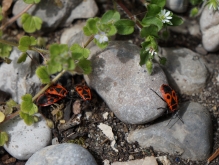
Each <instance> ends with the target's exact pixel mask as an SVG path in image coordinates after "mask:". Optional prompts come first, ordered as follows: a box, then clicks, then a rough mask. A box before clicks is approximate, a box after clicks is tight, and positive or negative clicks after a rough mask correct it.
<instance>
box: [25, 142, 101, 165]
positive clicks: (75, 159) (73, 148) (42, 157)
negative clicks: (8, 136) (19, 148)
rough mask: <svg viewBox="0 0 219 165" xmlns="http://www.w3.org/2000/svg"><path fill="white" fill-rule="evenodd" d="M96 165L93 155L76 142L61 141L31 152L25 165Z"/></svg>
mask: <svg viewBox="0 0 219 165" xmlns="http://www.w3.org/2000/svg"><path fill="white" fill-rule="evenodd" d="M76 164H77V165H97V163H96V161H95V159H94V158H93V156H92V155H91V154H90V153H89V152H88V151H87V150H86V149H85V148H83V147H81V146H80V145H77V144H71V143H62V144H57V145H51V146H48V147H45V148H43V149H41V150H39V151H37V152H36V153H35V154H33V155H32V156H31V157H30V158H29V159H28V161H27V162H26V164H25V165H76Z"/></svg>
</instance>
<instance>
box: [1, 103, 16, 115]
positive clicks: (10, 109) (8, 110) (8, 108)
mask: <svg viewBox="0 0 219 165" xmlns="http://www.w3.org/2000/svg"><path fill="white" fill-rule="evenodd" d="M13 107H18V104H17V103H16V102H15V101H14V100H12V99H10V100H8V101H7V102H6V106H5V110H4V114H5V116H7V115H9V114H11V113H12V112H13Z"/></svg>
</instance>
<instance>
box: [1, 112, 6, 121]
mask: <svg viewBox="0 0 219 165" xmlns="http://www.w3.org/2000/svg"><path fill="white" fill-rule="evenodd" d="M4 120H5V114H4V113H2V112H1V111H0V123H1V122H3V121H4Z"/></svg>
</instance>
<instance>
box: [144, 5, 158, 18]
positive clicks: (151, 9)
mask: <svg viewBox="0 0 219 165" xmlns="http://www.w3.org/2000/svg"><path fill="white" fill-rule="evenodd" d="M147 8H148V11H147V14H146V17H155V16H156V15H157V14H158V13H160V11H161V9H162V8H161V7H160V6H158V5H156V4H150V5H148V7H147Z"/></svg>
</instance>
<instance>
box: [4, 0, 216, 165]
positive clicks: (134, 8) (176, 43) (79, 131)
mask: <svg viewBox="0 0 219 165" xmlns="http://www.w3.org/2000/svg"><path fill="white" fill-rule="evenodd" d="M97 2H98V6H99V9H100V13H99V16H100V15H101V14H102V13H104V11H106V10H107V9H112V4H111V2H109V1H106V2H105V1H100V0H98V1H97ZM126 5H127V8H129V9H130V10H131V12H133V13H134V14H139V13H141V12H143V11H144V8H143V7H142V5H141V3H140V2H138V1H137V0H136V1H135V0H132V1H129V3H128V4H126ZM122 15H123V14H122ZM186 15H188V14H187V13H185V14H183V15H182V16H186ZM11 28H12V30H13V28H16V26H12V27H11ZM62 31H63V30H62V29H58V30H57V31H55V32H52V33H51V34H48V35H46V36H47V37H49V43H54V42H58V41H59V37H60V34H61V32H62ZM9 32H10V31H9ZM54 36H55V38H54ZM116 39H117V40H131V41H133V43H135V44H137V45H140V42H141V39H140V38H139V35H138V30H137V29H136V30H135V33H134V34H133V35H131V36H128V37H123V36H117V37H116ZM200 43H201V37H200V38H198V37H192V36H190V35H189V34H178V33H173V32H171V33H170V39H169V40H168V41H160V42H159V45H160V46H163V47H164V46H166V47H186V48H189V49H191V50H193V51H195V48H196V47H197V46H198V45H199V44H200ZM214 54H216V55H217V54H218V52H216V53H214ZM204 57H205V58H206V60H207V61H208V63H209V65H211V66H213V67H212V68H214V69H213V70H211V76H210V77H209V81H208V83H207V85H206V87H205V89H204V90H203V91H201V92H200V93H194V94H193V95H192V96H182V98H183V99H189V100H191V101H195V102H198V103H200V104H202V105H203V106H205V107H207V108H208V110H209V111H210V113H211V116H212V122H213V129H214V130H213V131H214V137H213V138H214V139H213V151H215V150H216V149H217V148H218V147H219V136H218V134H219V129H218V122H219V115H218V107H219V95H218V93H217V91H218V85H219V83H218V82H217V80H216V78H217V76H218V74H219V65H218V64H219V57H218V56H215V55H212V54H207V55H205V56H204ZM73 79H74V83H80V82H82V81H83V79H81V77H74V78H73ZM74 83H73V84H74ZM68 101H69V102H71V100H65V101H64V103H65V104H66V105H67V103H68V104H69V102H68ZM80 101H81V100H80ZM72 102H73V101H72ZM81 104H82V114H83V117H82V121H81V124H80V125H79V126H77V127H74V128H71V129H69V130H68V131H66V132H63V133H62V134H60V133H59V132H58V131H57V129H54V130H53V136H54V137H57V138H58V139H59V141H60V142H67V141H69V140H73V139H77V141H76V142H77V143H80V144H82V145H83V146H84V147H85V148H87V149H88V150H89V151H90V152H91V154H92V155H93V156H94V157H95V159H96V161H97V162H98V165H102V164H103V161H104V160H109V161H110V162H115V161H127V160H132V159H141V158H144V157H145V156H151V155H154V156H161V155H167V157H168V159H169V160H170V161H171V164H173V165H175V164H179V165H205V164H206V161H201V162H194V161H190V160H184V159H181V158H180V157H177V156H174V155H168V154H166V153H160V152H157V151H154V150H153V148H144V149H142V148H140V147H139V145H138V144H137V143H136V144H129V143H127V141H126V137H127V135H128V133H129V132H130V130H133V129H136V128H143V127H146V126H148V125H149V124H146V125H129V124H125V123H123V122H121V121H119V120H118V119H117V118H116V117H115V115H113V113H112V112H111V111H110V109H109V108H108V107H107V105H106V104H105V102H104V101H103V100H102V99H101V98H100V97H99V96H98V95H97V94H96V93H95V91H93V99H92V101H91V102H90V103H88V104H87V103H85V102H83V101H82V102H81ZM47 110H48V113H47V114H45V115H47V116H48V117H49V118H51V119H52V117H51V115H49V111H51V110H50V109H49V108H48V109H47ZM70 110H71V109H70ZM68 111H69V110H68ZM86 112H92V116H91V117H90V118H89V119H87V118H86V115H85V113H86ZM105 112H108V113H109V115H108V118H107V119H106V120H104V118H103V116H102V114H103V113H105ZM71 116H72V113H70V114H69V116H68V117H69V118H70V117H71ZM100 123H104V124H107V125H109V126H111V127H112V130H113V133H114V135H115V137H116V143H117V149H118V150H119V153H116V152H114V150H113V149H112V148H111V146H110V141H109V140H108V138H107V137H106V136H105V135H104V134H103V133H102V132H101V131H100V130H99V129H97V126H98V125H99V124H100ZM197 138H198V137H197ZM213 151H212V152H213ZM0 154H1V162H0V164H5V163H3V162H5V161H4V160H3V159H6V160H9V162H10V158H11V157H10V156H9V155H8V154H7V152H6V151H4V150H3V149H1V150H0ZM9 164H11V165H12V164H16V165H23V164H25V161H19V160H17V161H16V162H13V163H9ZM160 164H161V163H160ZM217 164H219V158H217V159H215V160H214V161H213V162H212V163H211V165H217Z"/></svg>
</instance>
